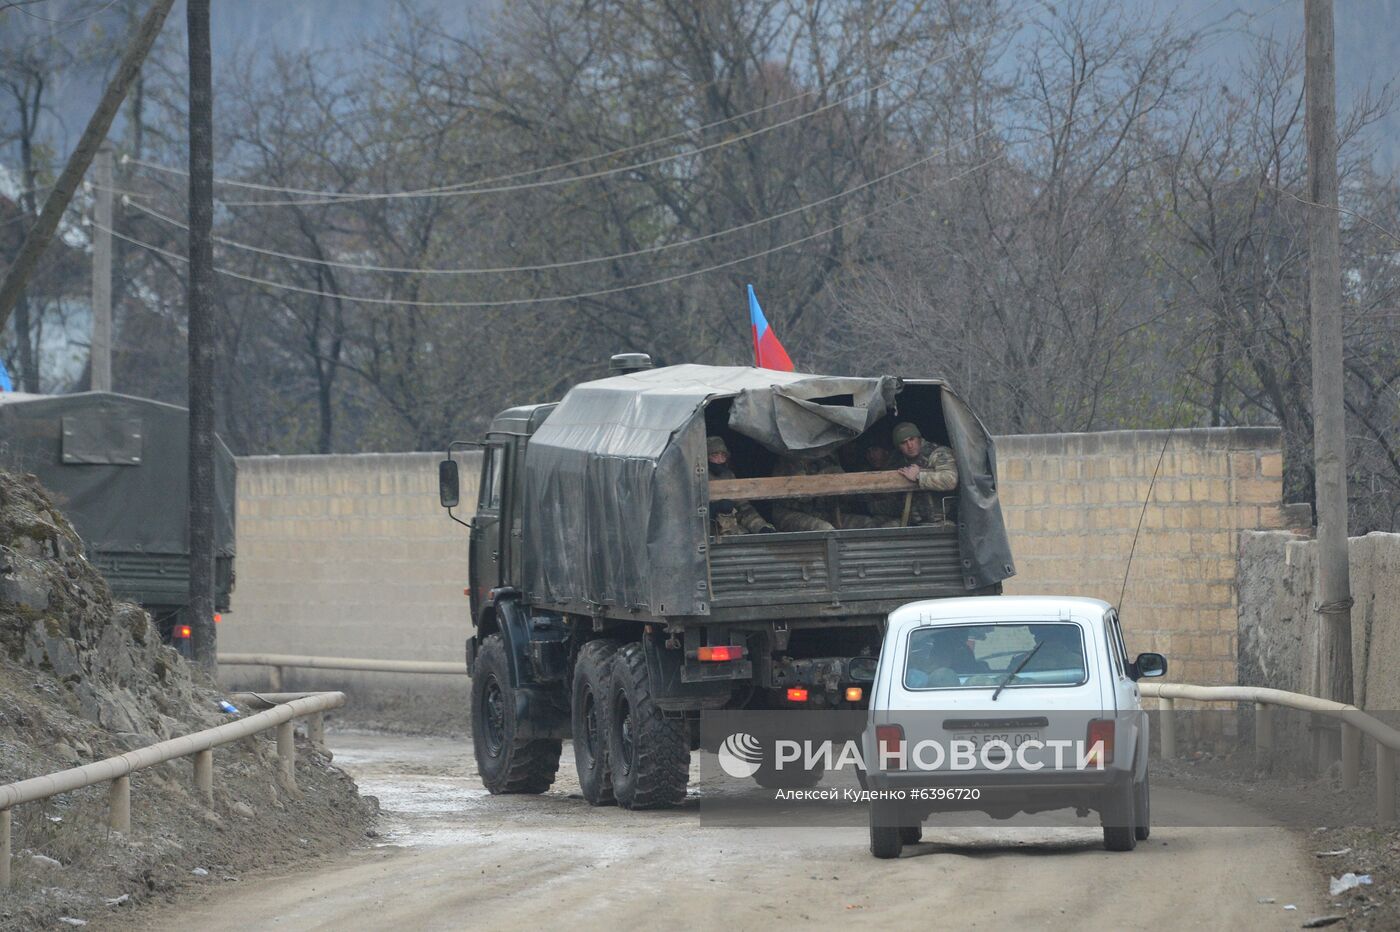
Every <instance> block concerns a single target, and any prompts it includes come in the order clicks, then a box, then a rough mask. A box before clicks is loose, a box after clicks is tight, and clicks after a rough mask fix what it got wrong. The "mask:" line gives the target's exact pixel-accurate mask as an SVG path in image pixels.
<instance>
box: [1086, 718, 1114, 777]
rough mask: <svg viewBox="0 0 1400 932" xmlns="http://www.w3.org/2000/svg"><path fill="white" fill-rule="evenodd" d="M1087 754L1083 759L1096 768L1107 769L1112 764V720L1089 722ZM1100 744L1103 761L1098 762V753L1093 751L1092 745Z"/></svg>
mask: <svg viewBox="0 0 1400 932" xmlns="http://www.w3.org/2000/svg"><path fill="white" fill-rule="evenodd" d="M1086 741H1087V744H1088V753H1086V754H1085V756H1084V759H1085V760H1086V761H1088V762H1089V763H1090V764H1091V765H1093V766H1096V767H1107V766H1108V765H1109V764H1111V763H1113V719H1111V718H1096V719H1094V720H1093V721H1091V722H1089V732H1088V734H1087V735H1086ZM1100 742H1102V744H1103V760H1102V761H1100V760H1099V755H1098V751H1096V750H1094V745H1096V744H1099V743H1100Z"/></svg>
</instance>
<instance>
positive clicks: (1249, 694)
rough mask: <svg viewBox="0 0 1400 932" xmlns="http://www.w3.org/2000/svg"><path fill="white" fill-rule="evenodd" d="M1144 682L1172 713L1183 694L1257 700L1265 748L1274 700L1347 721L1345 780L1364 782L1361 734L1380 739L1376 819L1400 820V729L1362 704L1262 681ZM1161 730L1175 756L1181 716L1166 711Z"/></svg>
mask: <svg viewBox="0 0 1400 932" xmlns="http://www.w3.org/2000/svg"><path fill="white" fill-rule="evenodd" d="M1138 688H1139V689H1140V690H1141V691H1142V694H1143V695H1144V696H1147V697H1150V698H1155V699H1157V700H1158V701H1159V702H1160V703H1161V709H1162V711H1163V712H1168V713H1170V712H1172V711H1174V710H1175V708H1176V702H1177V700H1180V699H1188V700H1194V701H1197V702H1252V703H1254V714H1255V722H1254V746H1255V748H1256V749H1257V750H1259V751H1268V750H1270V749H1272V748H1273V746H1274V727H1273V716H1272V714H1271V708H1270V707H1272V706H1278V707H1280V708H1286V709H1297V710H1299V711H1301V712H1314V713H1317V714H1319V715H1326V716H1328V717H1330V718H1335V719H1338V720H1339V721H1340V722H1341V724H1342V785H1343V786H1345V787H1346V788H1347V789H1356V787H1358V786H1359V785H1360V784H1361V736H1362V734H1366V735H1368V736H1370V737H1371V738H1373V739H1374V740H1375V742H1376V821H1377V822H1379V823H1380V824H1382V825H1385V824H1389V823H1391V822H1394V821H1395V789H1396V783H1395V756H1396V753H1397V752H1400V731H1397V730H1396V729H1394V728H1391V727H1390V726H1389V725H1387V724H1386V723H1385V722H1382V721H1381V720H1380V719H1377V718H1375V717H1373V716H1371V715H1368V714H1367V713H1366V712H1364V711H1363V710H1361V709H1358V708H1357V707H1356V706H1354V705H1347V704H1345V703H1341V702H1333V701H1331V700H1330V699H1319V698H1317V697H1316V696H1308V695H1304V694H1303V693H1292V692H1288V691H1287V690H1283V689H1267V688H1264V687H1262V686H1191V685H1188V684H1185V683H1139V684H1138ZM1161 732H1162V756H1163V757H1175V756H1176V721H1175V719H1174V718H1173V717H1172V716H1171V715H1163V716H1162V718H1161Z"/></svg>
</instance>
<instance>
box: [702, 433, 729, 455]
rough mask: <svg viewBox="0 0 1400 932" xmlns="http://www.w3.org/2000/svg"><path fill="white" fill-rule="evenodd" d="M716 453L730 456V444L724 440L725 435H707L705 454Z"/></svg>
mask: <svg viewBox="0 0 1400 932" xmlns="http://www.w3.org/2000/svg"><path fill="white" fill-rule="evenodd" d="M716 453H723V454H724V455H725V456H728V455H729V446H728V444H726V443H725V442H724V438H723V437H706V438H705V455H706V456H713V455H714V454H716Z"/></svg>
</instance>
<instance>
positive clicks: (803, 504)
mask: <svg viewBox="0 0 1400 932" xmlns="http://www.w3.org/2000/svg"><path fill="white" fill-rule="evenodd" d="M844 472H845V470H844V469H842V468H841V464H840V463H839V462H837V461H836V457H835V456H832V455H831V454H827V455H825V456H813V457H799V456H794V455H792V454H789V455H787V456H784V457H782V458H781V459H779V460H778V465H777V466H775V467H774V468H773V475H775V476H819V475H830V474H834V473H836V474H839V473H844ZM851 501H852V503H855V502H856V499H854V498H853V499H851ZM773 523H774V524H776V525H777V526H778V530H780V531H831V530H835V529H836V528H838V527H843V528H872V527H894V525H895V524H896V523H897V522H894V521H889V520H880V519H878V518H872V517H869V516H867V515H862V514H848V513H843V512H842V510H841V499H840V498H839V497H838V496H835V495H821V496H816V497H813V498H788V499H781V500H779V501H776V502H774V503H773Z"/></svg>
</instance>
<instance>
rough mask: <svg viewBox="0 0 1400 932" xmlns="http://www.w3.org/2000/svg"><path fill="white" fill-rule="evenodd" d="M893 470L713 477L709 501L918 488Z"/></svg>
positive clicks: (853, 493) (905, 490) (879, 491)
mask: <svg viewBox="0 0 1400 932" xmlns="http://www.w3.org/2000/svg"><path fill="white" fill-rule="evenodd" d="M918 488H919V486H918V483H915V482H910V481H909V480H908V479H906V478H904V477H903V476H901V475H900V474H899V473H897V472H894V471H893V470H889V471H881V472H848V473H827V474H822V475H816V476H770V477H765V478H761V479H712V480H710V501H712V502H717V501H720V500H722V499H728V500H730V501H754V500H758V499H762V500H765V501H771V500H774V499H780V498H812V497H814V496H819V495H856V494H868V493H876V494H879V493H894V492H915V491H918Z"/></svg>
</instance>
